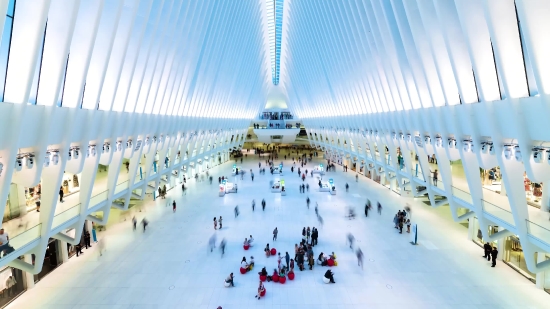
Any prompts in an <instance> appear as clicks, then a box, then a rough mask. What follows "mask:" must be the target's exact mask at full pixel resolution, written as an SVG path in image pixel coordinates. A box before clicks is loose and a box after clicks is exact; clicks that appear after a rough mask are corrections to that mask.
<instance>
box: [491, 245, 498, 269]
mask: <svg viewBox="0 0 550 309" xmlns="http://www.w3.org/2000/svg"><path fill="white" fill-rule="evenodd" d="M497 255H498V250H497V247H493V251H491V258H492V259H493V265H491V267H495V265H497Z"/></svg>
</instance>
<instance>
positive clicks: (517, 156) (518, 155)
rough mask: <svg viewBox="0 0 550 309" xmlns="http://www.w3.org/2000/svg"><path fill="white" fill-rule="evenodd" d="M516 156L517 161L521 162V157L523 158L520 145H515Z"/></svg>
mask: <svg viewBox="0 0 550 309" xmlns="http://www.w3.org/2000/svg"><path fill="white" fill-rule="evenodd" d="M514 156H515V157H516V161H518V162H521V159H522V156H521V150H520V149H519V146H518V145H516V147H514Z"/></svg>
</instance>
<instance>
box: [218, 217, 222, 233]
mask: <svg viewBox="0 0 550 309" xmlns="http://www.w3.org/2000/svg"><path fill="white" fill-rule="evenodd" d="M218 222H219V223H220V230H221V229H222V216H220V219H218Z"/></svg>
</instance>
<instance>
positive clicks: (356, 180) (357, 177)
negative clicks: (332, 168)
mask: <svg viewBox="0 0 550 309" xmlns="http://www.w3.org/2000/svg"><path fill="white" fill-rule="evenodd" d="M355 182H359V175H358V174H355Z"/></svg>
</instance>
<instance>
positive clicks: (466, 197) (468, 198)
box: [451, 186, 474, 205]
mask: <svg viewBox="0 0 550 309" xmlns="http://www.w3.org/2000/svg"><path fill="white" fill-rule="evenodd" d="M451 190H452V192H451V193H452V194H453V196H454V197H456V198H459V199H461V200H463V201H464V202H466V203H469V204H472V205H473V203H474V201H473V199H472V195H471V194H470V193H468V192H466V191H464V190H461V189H459V188H457V187H454V186H451ZM457 193H459V194H457Z"/></svg>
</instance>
